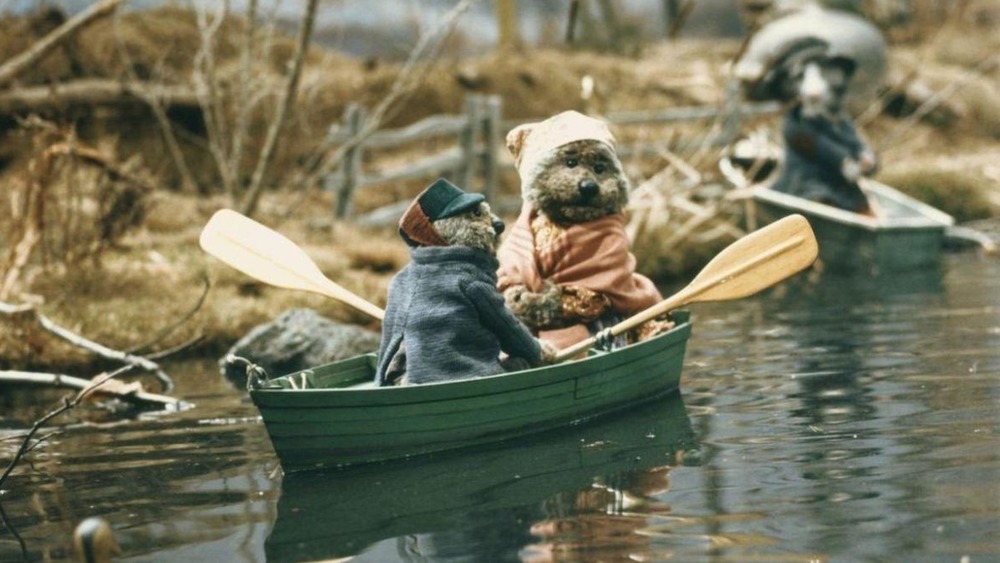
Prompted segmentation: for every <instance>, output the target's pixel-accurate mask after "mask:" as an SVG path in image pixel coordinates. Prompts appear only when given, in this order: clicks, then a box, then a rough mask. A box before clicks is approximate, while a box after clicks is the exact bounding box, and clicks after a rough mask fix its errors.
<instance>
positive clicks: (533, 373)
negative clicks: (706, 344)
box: [250, 311, 691, 473]
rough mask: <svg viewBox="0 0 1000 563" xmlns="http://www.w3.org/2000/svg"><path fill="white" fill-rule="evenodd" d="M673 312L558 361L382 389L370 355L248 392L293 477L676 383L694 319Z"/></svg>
mask: <svg viewBox="0 0 1000 563" xmlns="http://www.w3.org/2000/svg"><path fill="white" fill-rule="evenodd" d="M672 318H673V320H674V321H675V322H676V323H677V326H675V327H674V328H673V329H672V330H670V331H668V332H665V333H663V334H661V335H659V336H656V337H654V338H651V339H649V340H646V341H643V342H640V343H637V344H633V345H631V346H626V347H624V348H619V349H616V350H613V351H610V352H604V351H599V350H591V351H590V352H589V353H588V355H587V357H586V358H584V359H581V360H576V361H570V362H565V363H562V364H557V365H553V366H545V367H540V368H536V369H531V370H525V371H519V372H513V373H506V374H501V375H495V376H490V377H482V378H476V379H464V380H457V381H449V382H444V383H431V384H425V385H413V386H401V387H375V386H374V385H373V384H372V381H373V379H374V370H375V355H374V354H366V355H363V356H358V357H355V358H351V359H348V360H344V361H340V362H335V363H332V364H328V365H325V366H321V367H317V368H314V369H309V370H305V371H301V372H296V373H292V374H289V375H286V376H282V377H279V378H275V379H272V380H269V381H267V382H265V383H263V384H260V385H254V386H252V387H251V389H250V398H251V399H252V400H253V402H254V404H255V405H256V406H257V408H258V409H259V410H260V413H261V418H262V419H263V421H264V424H265V426H266V428H267V432H268V434H269V435H270V438H271V443H272V444H273V446H274V450H275V452H276V453H277V455H278V458H279V460H280V461H281V465H282V468H283V469H284V471H285V472H286V473H290V472H296V471H303V470H309V469H317V468H323V467H339V466H346V465H353V464H359V463H367V462H376V461H386V460H391V459H398V458H404V457H410V456H416V455H421V454H427V453H431V452H438V451H444V450H452V449H457V448H464V447H468V446H475V445H481V444H487V443H491V442H500V441H503V440H507V439H510V438H514V437H517V436H522V435H526V434H530V433H534V432H539V431H542V430H548V429H551V428H556V427H560V426H565V425H568V424H573V423H577V422H580V421H583V420H586V419H588V418H591V417H594V416H598V415H601V414H605V413H609V412H612V411H615V410H618V409H621V408H622V407H625V406H629V405H633V404H636V403H639V402H642V401H646V400H649V399H652V398H655V397H659V396H662V395H665V394H667V393H669V392H671V391H674V390H676V389H678V386H679V384H680V377H681V368H682V365H683V362H684V351H685V347H686V345H687V340H688V337H689V336H690V334H691V324H690V321H689V315H688V313H687V312H686V311H675V312H674V313H672ZM254 387H256V388H254Z"/></svg>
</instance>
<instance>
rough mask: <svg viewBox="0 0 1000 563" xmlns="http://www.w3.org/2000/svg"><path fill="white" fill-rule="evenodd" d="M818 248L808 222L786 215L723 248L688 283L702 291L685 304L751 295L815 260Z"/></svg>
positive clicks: (799, 216) (801, 218)
mask: <svg viewBox="0 0 1000 563" xmlns="http://www.w3.org/2000/svg"><path fill="white" fill-rule="evenodd" d="M818 252H819V245H818V244H817V243H816V236H815V235H814V234H813V231H812V227H810V226H809V221H807V220H806V218H805V217H803V216H801V215H789V216H788V217H785V218H783V219H781V220H779V221H776V222H774V223H771V224H770V225H768V226H766V227H763V228H761V229H758V230H756V231H754V232H752V233H750V234H748V235H746V236H744V237H742V238H740V239H739V240H737V241H736V242H734V243H733V244H731V245H729V246H728V247H726V248H725V249H724V250H723V251H722V252H720V253H719V254H717V255H716V256H715V258H713V259H712V261H711V262H709V263H708V265H706V266H705V268H704V269H702V271H701V272H700V273H699V274H698V275H697V276H696V277H695V278H694V280H692V281H691V283H690V284H689V286H688V287H690V288H695V287H697V288H703V289H702V290H701V291H699V292H698V293H697V295H696V296H694V297H692V298H691V299H690V300H689V301H688V302H690V303H693V302H697V301H725V300H729V299H739V298H741V297H746V296H748V295H753V294H754V293H757V292H758V291H760V290H762V289H765V288H768V287H771V286H772V285H774V284H776V283H778V282H780V281H782V280H784V279H786V278H789V277H791V276H792V275H794V274H797V273H798V272H801V271H802V270H804V269H806V268H807V267H809V266H810V265H811V264H812V263H813V262H815V261H816V255H817V253H818Z"/></svg>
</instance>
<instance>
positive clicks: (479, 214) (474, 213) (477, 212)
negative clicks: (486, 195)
mask: <svg viewBox="0 0 1000 563" xmlns="http://www.w3.org/2000/svg"><path fill="white" fill-rule="evenodd" d="M472 216H473V217H482V216H483V210H482V209H479V208H478V207H477V208H475V209H473V210H472Z"/></svg>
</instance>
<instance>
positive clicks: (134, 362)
mask: <svg viewBox="0 0 1000 563" xmlns="http://www.w3.org/2000/svg"><path fill="white" fill-rule="evenodd" d="M0 314H4V315H9V316H14V315H21V316H27V317H30V318H32V319H33V320H34V321H35V322H36V323H37V324H38V325H40V326H41V327H42V328H44V329H45V330H47V331H49V332H51V333H52V334H54V335H56V336H58V337H59V338H62V339H63V340H65V341H67V342H69V343H70V344H73V345H74V346H78V347H80V348H83V349H84V350H88V351H90V352H93V353H94V354H97V355H98V356H101V357H103V358H107V359H109V360H116V361H119V362H122V363H125V364H128V365H130V366H133V367H138V368H142V369H144V370H146V371H148V372H150V373H152V374H153V375H154V376H156V378H157V379H159V380H160V384H161V385H162V386H163V389H164V391H166V392H168V393H169V392H170V391H172V390H173V388H174V382H173V380H171V379H170V376H169V375H167V374H166V373H165V372H164V371H163V369H162V368H160V365H159V364H157V363H156V362H154V361H152V360H150V359H148V358H144V357H142V356H136V355H134V354H129V353H127V352H121V351H118V350H114V349H112V348H108V347H107V346H104V345H103V344H99V343H97V342H94V341H93V340H89V339H87V338H84V337H83V336H80V335H79V334H76V333H74V332H72V331H70V330H69V329H67V328H64V327H61V326H59V325H58V324H56V323H54V322H52V320H51V319H49V318H48V317H46V316H45V315H43V314H41V313H39V312H38V311H37V310H35V308H34V307H32V306H30V305H12V304H10V303H4V302H2V301H0Z"/></svg>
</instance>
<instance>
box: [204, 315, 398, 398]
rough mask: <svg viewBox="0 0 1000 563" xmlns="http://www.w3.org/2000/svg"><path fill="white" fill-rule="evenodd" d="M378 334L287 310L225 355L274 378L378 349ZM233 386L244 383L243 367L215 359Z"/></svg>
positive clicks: (249, 333)
mask: <svg viewBox="0 0 1000 563" xmlns="http://www.w3.org/2000/svg"><path fill="white" fill-rule="evenodd" d="M380 339H381V335H380V334H379V333H377V332H373V331H370V330H366V329H363V328H360V327H358V326H355V325H348V324H342V323H338V322H335V321H331V320H330V319H327V318H326V317H323V316H322V315H320V314H319V313H317V312H315V311H313V310H311V309H290V310H288V311H285V312H284V313H282V314H281V315H279V316H278V318H276V319H274V320H273V321H272V322H270V323H267V324H263V325H259V326H257V327H254V328H253V329H252V330H251V331H250V332H248V333H247V334H246V336H244V337H243V338H241V339H240V340H239V341H238V342H237V343H236V344H234V345H233V347H232V348H230V349H229V353H228V354H227V355H226V356H229V355H234V356H239V357H242V358H246V359H247V360H250V361H251V362H253V363H255V364H257V365H259V366H261V367H263V368H264V369H265V370H266V371H267V373H268V375H269V376H270V377H277V376H280V375H285V374H287V373H292V372H295V371H299V370H302V369H306V368H311V367H315V366H318V365H321V364H325V363H329V362H334V361H337V360H343V359H347V358H352V357H354V356H357V355H359V354H365V353H368V352H375V351H377V350H378V345H379V340H380ZM219 367H220V369H221V371H222V373H223V374H224V375H225V376H226V377H227V378H229V379H230V380H231V381H232V382H233V384H234V385H238V386H239V387H241V388H242V387H244V386H245V384H246V373H245V371H246V370H245V367H244V366H242V365H240V364H238V363H231V362H227V361H226V357H223V358H222V359H221V360H219Z"/></svg>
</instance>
